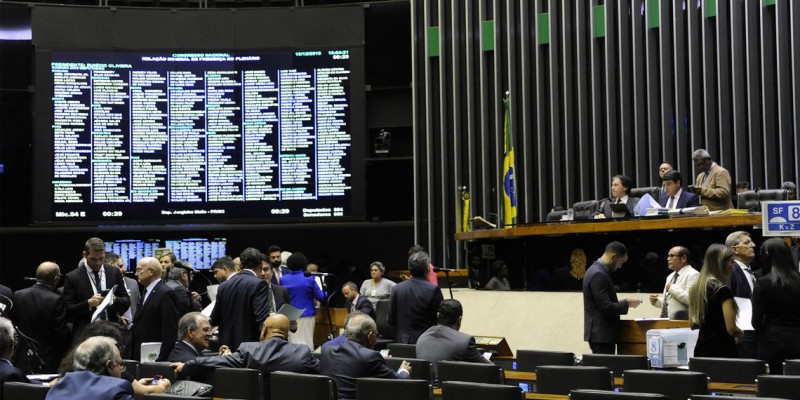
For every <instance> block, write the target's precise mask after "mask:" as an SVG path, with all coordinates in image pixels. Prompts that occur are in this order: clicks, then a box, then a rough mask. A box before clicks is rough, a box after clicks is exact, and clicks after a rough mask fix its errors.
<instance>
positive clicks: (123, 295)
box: [64, 260, 131, 334]
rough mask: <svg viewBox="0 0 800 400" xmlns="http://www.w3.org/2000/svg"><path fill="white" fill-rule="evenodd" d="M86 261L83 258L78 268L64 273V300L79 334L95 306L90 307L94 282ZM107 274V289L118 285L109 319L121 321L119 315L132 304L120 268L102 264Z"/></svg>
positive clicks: (73, 327) (73, 326) (109, 311)
mask: <svg viewBox="0 0 800 400" xmlns="http://www.w3.org/2000/svg"><path fill="white" fill-rule="evenodd" d="M85 265H86V262H85V260H81V262H80V263H78V268H75V269H74V270H72V271H70V272H69V273H68V274H66V275H64V301H65V302H66V304H67V316H68V317H69V318H70V319H71V320H72V330H73V331H74V332H75V333H76V334H77V333H78V332H80V331H81V329H83V327H84V326H86V325H87V324H88V323H89V322H90V320H91V318H92V314H93V313H94V308H92V309H90V308H89V298H90V297H92V296H94V293H95V292H94V283H93V282H92V280H91V279H90V278H89V274H88V273H87V272H86V267H85ZM102 268H103V270H104V274H105V277H106V278H105V281H106V286H105V289H111V288H112V287H113V286H114V285H117V289H116V291H115V292H114V303H113V304H112V306H111V307H109V308H108V309H107V311H108V312H107V314H108V320H109V321H111V322H120V319H119V315H121V314H125V311H128V308H129V307H130V306H131V299H130V297H128V290H127V289H126V287H125V281H124V280H123V279H122V272H120V270H119V268H117V267H111V266H108V265H103V266H102Z"/></svg>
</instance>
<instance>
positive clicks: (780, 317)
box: [752, 238, 800, 374]
mask: <svg viewBox="0 0 800 400" xmlns="http://www.w3.org/2000/svg"><path fill="white" fill-rule="evenodd" d="M760 257H761V265H762V268H763V269H764V271H765V272H767V273H766V274H765V275H764V276H761V277H760V278H758V279H757V280H756V285H755V290H753V298H752V301H753V328H755V330H756V335H757V336H758V358H760V359H762V360H764V361H766V362H767V363H769V371H770V373H772V374H783V361H784V360H786V359H793V358H800V306H798V299H800V272H798V271H797V266H796V265H795V264H794V261H793V257H792V251H791V249H790V248H789V245H787V244H786V242H784V241H783V239H779V238H772V239H769V240H767V241H766V242H764V244H763V245H761V254H760Z"/></svg>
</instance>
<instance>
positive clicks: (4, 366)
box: [0, 317, 30, 385]
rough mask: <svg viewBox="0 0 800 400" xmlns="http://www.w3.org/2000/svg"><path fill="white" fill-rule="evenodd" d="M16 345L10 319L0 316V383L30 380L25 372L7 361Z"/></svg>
mask: <svg viewBox="0 0 800 400" xmlns="http://www.w3.org/2000/svg"><path fill="white" fill-rule="evenodd" d="M16 346H17V340H16V339H15V338H14V327H13V326H12V325H11V321H9V320H7V319H5V318H3V317H0V385H2V384H3V383H5V382H26V383H29V382H30V381H28V378H27V377H26V376H25V374H23V373H22V371H20V370H19V368H17V367H15V366H13V365H12V364H11V361H9V360H11V357H12V356H13V355H14V349H15V348H16Z"/></svg>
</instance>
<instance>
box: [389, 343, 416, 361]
mask: <svg viewBox="0 0 800 400" xmlns="http://www.w3.org/2000/svg"><path fill="white" fill-rule="evenodd" d="M387 348H388V349H389V355H390V356H392V358H396V357H400V358H417V345H415V344H406V343H389V345H388V346H387Z"/></svg>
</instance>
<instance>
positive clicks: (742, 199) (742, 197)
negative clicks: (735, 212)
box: [736, 190, 761, 210]
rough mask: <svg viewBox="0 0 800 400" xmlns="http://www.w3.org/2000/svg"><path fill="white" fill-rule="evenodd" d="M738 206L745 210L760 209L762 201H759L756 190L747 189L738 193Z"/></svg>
mask: <svg viewBox="0 0 800 400" xmlns="http://www.w3.org/2000/svg"><path fill="white" fill-rule="evenodd" d="M736 208H742V209H745V210H760V209H761V203H760V202H759V201H758V193H756V191H755V190H745V191H744V192H742V193H739V194H737V195H736Z"/></svg>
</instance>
